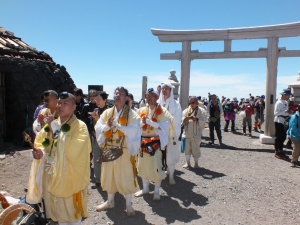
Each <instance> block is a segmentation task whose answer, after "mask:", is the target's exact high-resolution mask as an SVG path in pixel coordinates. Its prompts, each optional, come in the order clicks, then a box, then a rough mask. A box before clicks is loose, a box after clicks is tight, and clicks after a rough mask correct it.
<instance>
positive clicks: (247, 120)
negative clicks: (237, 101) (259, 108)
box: [241, 98, 254, 137]
mask: <svg viewBox="0 0 300 225" xmlns="http://www.w3.org/2000/svg"><path fill="white" fill-rule="evenodd" d="M241 110H243V111H245V116H244V118H243V135H244V136H246V125H247V124H248V129H249V136H250V137H251V136H252V134H251V128H252V115H253V111H254V108H253V106H252V104H251V102H250V100H249V98H246V100H245V101H244V104H243V107H242V108H241Z"/></svg>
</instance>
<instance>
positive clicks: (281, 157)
mask: <svg viewBox="0 0 300 225" xmlns="http://www.w3.org/2000/svg"><path fill="white" fill-rule="evenodd" d="M275 157H276V158H277V159H284V157H283V155H282V153H281V152H275Z"/></svg>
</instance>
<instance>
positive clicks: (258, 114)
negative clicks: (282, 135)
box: [253, 95, 265, 132]
mask: <svg viewBox="0 0 300 225" xmlns="http://www.w3.org/2000/svg"><path fill="white" fill-rule="evenodd" d="M264 99H265V96H264V95H262V96H260V98H259V99H258V100H257V101H256V102H255V104H254V119H255V121H254V126H253V129H254V131H255V132H261V127H262V124H263V122H264V121H265V119H264V110H265V101H264ZM257 128H258V129H259V130H260V131H258V129H257Z"/></svg>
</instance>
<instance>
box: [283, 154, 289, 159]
mask: <svg viewBox="0 0 300 225" xmlns="http://www.w3.org/2000/svg"><path fill="white" fill-rule="evenodd" d="M282 156H283V158H285V159H290V157H289V156H288V155H286V154H285V153H282Z"/></svg>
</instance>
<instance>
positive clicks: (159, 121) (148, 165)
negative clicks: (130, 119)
mask: <svg viewBox="0 0 300 225" xmlns="http://www.w3.org/2000/svg"><path fill="white" fill-rule="evenodd" d="M158 97H159V93H158V91H156V90H154V89H153V88H149V89H148V91H147V94H146V99H147V102H148V106H145V107H143V108H140V109H139V110H138V114H139V115H140V117H141V124H140V126H141V127H142V141H141V148H140V153H139V159H138V173H139V176H140V177H141V178H142V180H143V189H142V190H140V191H138V192H136V193H135V196H136V197H139V196H142V195H144V194H147V193H149V182H150V181H152V182H154V183H155V189H154V195H153V200H154V201H159V200H160V194H159V188H160V185H161V181H162V180H163V179H165V178H166V173H165V170H164V169H163V164H162V155H163V154H162V151H165V147H166V146H167V144H168V141H169V137H170V136H171V135H170V133H169V131H170V130H171V131H172V130H173V129H169V128H170V124H171V121H172V119H173V117H172V116H171V114H170V113H169V112H168V110H167V109H166V108H164V107H161V105H159V104H158V103H156V101H157V100H158Z"/></svg>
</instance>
